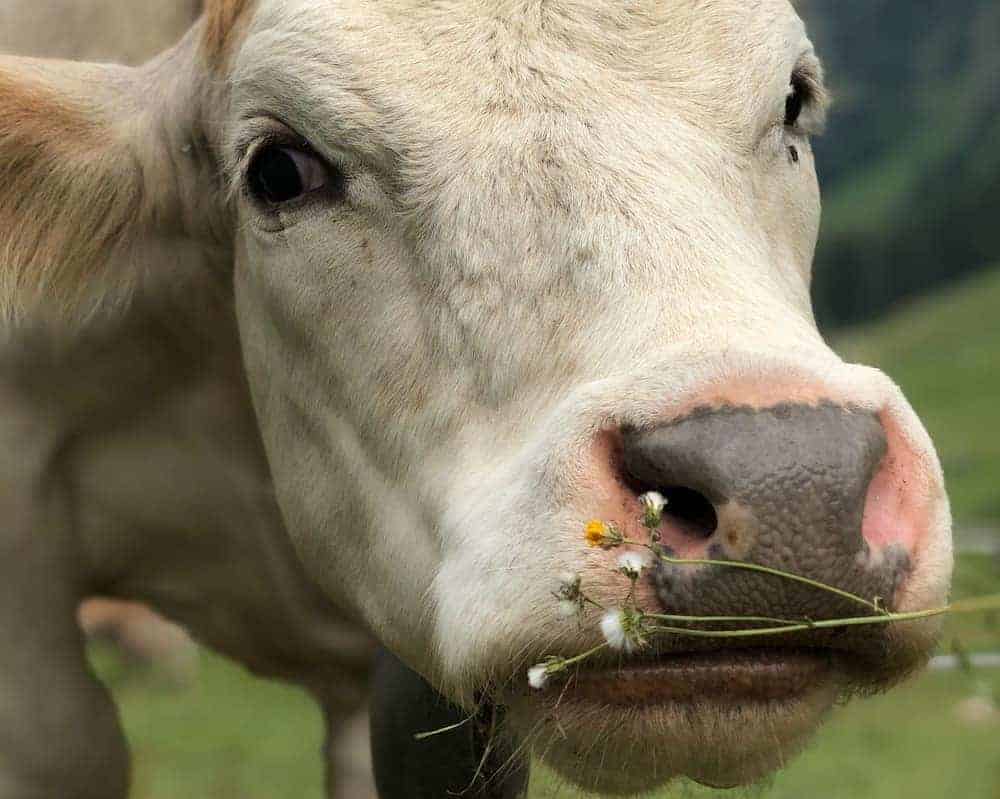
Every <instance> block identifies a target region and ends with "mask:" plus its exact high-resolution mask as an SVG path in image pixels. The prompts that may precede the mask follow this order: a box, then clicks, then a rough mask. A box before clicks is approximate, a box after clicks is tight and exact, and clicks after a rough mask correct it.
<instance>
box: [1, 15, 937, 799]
mask: <svg viewBox="0 0 1000 799" xmlns="http://www.w3.org/2000/svg"><path fill="white" fill-rule="evenodd" d="M827 104H828V98H827V92H826V90H825V88H824V82H823V73H822V68H821V66H820V63H819V61H818V59H817V56H816V55H815V53H814V50H813V47H812V45H811V44H810V42H809V39H808V37H807V35H806V32H805V30H804V26H803V24H802V23H801V21H800V19H799V18H798V16H797V15H796V14H795V12H794V9H793V8H792V7H791V6H790V5H789V4H788V3H787V2H786V1H785V0H755V2H750V3H748V2H737V0H681V1H680V2H677V3H670V4H661V3H653V2H641V3H635V4H628V5H622V4H620V3H612V2H606V1H605V0H586V2H585V1H584V0H509V2H506V1H505V2H502V3H494V2H479V1H478V0H477V1H476V2H459V0H439V2H435V3H421V2H416V1H415V0H392V2H385V3H374V2H371V0H323V2H307V0H211V2H209V3H208V4H207V7H206V9H205V12H204V14H203V16H202V17H201V18H200V19H199V21H198V22H197V23H196V24H195V25H194V26H193V28H192V29H191V30H190V31H189V32H188V33H187V35H185V36H184V38H183V39H182V40H181V41H180V42H179V43H178V44H177V45H176V46H175V47H173V48H171V49H169V50H168V51H167V52H165V53H164V54H163V55H161V56H158V57H157V58H154V59H153V60H152V61H149V62H148V63H145V64H143V65H141V66H139V67H135V68H130V67H123V66H110V65H97V64H91V63H73V62H63V61H48V60H37V59H30V58H22V57H13V56H8V57H0V112H2V113H0V258H2V261H0V303H2V308H3V315H4V318H5V322H6V324H5V336H4V342H3V345H2V347H0V404H2V406H3V409H4V412H3V417H2V418H3V424H2V427H0V430H2V436H3V443H4V445H5V446H4V447H3V448H2V451H3V452H4V458H3V460H2V461H0V463H2V466H0V468H2V470H3V471H2V475H0V503H2V507H3V510H4V513H3V518H4V523H5V529H4V532H3V536H2V538H0V542H2V543H0V546H2V547H3V550H2V554H3V556H2V557H0V564H3V585H4V594H3V597H2V601H0V631H2V635H3V636H4V639H5V641H7V642H8V643H7V644H5V645H4V646H3V651H4V652H7V653H10V652H14V651H15V647H13V646H12V645H11V644H12V643H13V642H16V643H17V646H16V656H13V655H7V656H5V657H4V658H3V659H2V660H0V680H2V685H3V686H4V692H3V697H4V699H3V702H2V703H0V739H2V747H0V751H3V753H4V758H3V759H0V796H3V797H8V796H9V797H16V798H17V799H26V798H27V797H42V796H45V797H49V796H60V797H67V798H71V799H91V798H92V797H93V798H94V799H97V797H101V798H102V799H106V798H107V797H115V798H117V797H123V796H125V795H126V793H127V784H128V765H127V754H126V751H125V745H124V742H123V739H122V735H121V732H120V729H119V727H118V724H117V720H116V715H115V711H114V707H113V705H112V704H111V702H110V701H109V699H108V696H107V694H106V692H105V691H104V689H103V688H102V687H101V686H100V685H99V684H98V683H97V682H96V681H94V680H93V678H92V676H91V675H90V673H89V671H88V670H87V667H86V662H85V657H84V651H83V646H82V642H81V638H80V633H79V629H78V628H77V626H76V624H75V621H74V618H73V616H74V610H75V608H76V605H77V604H78V603H79V600H80V598H81V597H82V596H86V595H88V594H101V595H107V596H117V597H121V598H125V599H138V600H142V601H145V602H147V603H149V604H151V605H152V606H154V607H156V608H158V609H160V610H161V611H162V612H164V613H165V614H166V615H167V616H169V617H171V618H173V619H176V620H178V621H180V622H182V623H184V624H185V625H186V626H187V627H189V629H191V631H192V632H193V634H194V635H195V636H196V637H197V638H199V639H200V640H202V641H203V642H205V643H207V644H208V645H210V646H212V647H214V648H216V649H218V650H219V651H221V652H223V653H225V654H227V655H229V656H231V657H233V658H235V659H236V660H238V661H240V662H242V663H244V664H246V665H247V666H248V667H249V668H251V669H253V670H254V671H256V672H259V673H262V674H266V675H270V676H274V677H279V678H284V679H288V680H291V681H294V682H297V683H298V684H300V685H303V686H305V687H306V688H307V689H308V690H310V691H311V692H312V694H313V695H314V696H315V697H316V698H317V701H318V702H319V703H320V705H321V706H322V708H323V710H324V712H325V716H326V719H327V725H328V729H329V731H330V735H331V738H332V737H333V736H334V735H335V734H336V732H337V731H338V730H339V729H340V728H341V727H342V726H343V724H344V723H345V720H346V719H347V718H348V717H349V716H350V715H351V714H352V713H353V712H354V711H355V710H356V708H357V707H358V705H359V703H360V701H361V697H362V696H363V694H364V690H365V686H366V685H367V684H368V681H369V679H370V675H371V673H372V653H373V649H374V642H375V641H377V642H378V643H379V644H380V645H381V647H383V648H384V652H383V654H381V655H380V656H379V657H378V659H377V660H376V665H375V674H376V677H375V683H376V700H375V704H376V707H375V711H374V717H373V729H374V732H373V744H374V754H375V761H376V768H377V770H378V772H379V774H378V777H379V788H380V790H381V791H382V794H383V795H384V796H441V795H445V792H446V790H449V791H450V790H454V789H456V782H455V781H456V780H459V782H461V781H462V780H464V779H466V778H468V780H469V781H470V782H476V781H477V780H478V781H479V782H480V783H482V782H486V783H488V784H487V785H486V786H485V787H484V788H483V790H484V791H486V792H487V793H488V792H490V791H492V792H493V795H513V794H516V793H518V792H520V791H521V790H522V787H523V783H524V772H525V764H526V757H527V754H528V753H530V754H532V755H534V756H537V757H540V758H541V759H543V760H544V761H546V762H547V763H549V764H550V765H551V766H552V767H553V768H555V769H556V771H557V772H559V773H560V774H562V775H563V776H564V777H565V778H566V779H568V780H570V781H572V782H574V783H576V784H579V785H581V786H583V787H585V788H589V789H591V790H595V791H598V792H601V793H607V794H633V793H637V792H641V791H645V790H647V789H651V788H653V787H655V786H657V785H660V784H663V783H666V782H668V781H670V780H671V779H674V778H676V777H679V776H682V775H683V776H688V777H690V778H692V779H694V780H697V781H699V782H701V783H704V784H706V785H712V786H734V785H740V784H747V783H750V782H753V781H756V780H758V779H760V778H762V777H764V776H765V775H767V774H769V773H771V772H773V771H774V770H775V769H777V768H779V767H781V766H782V765H783V764H784V763H786V762H787V761H788V759H789V758H790V757H791V756H792V755H794V753H795V752H796V751H798V750H799V749H800V748H801V747H802V746H803V745H804V744H805V742H806V741H807V740H808V739H809V737H810V735H811V734H812V733H813V732H814V730H815V729H816V728H817V727H818V725H819V724H820V722H821V721H822V719H823V717H824V716H825V714H826V712H827V711H828V710H829V708H830V707H831V706H832V705H833V704H834V703H835V702H836V701H838V700H839V699H841V698H844V697H846V696H850V695H851V694H854V693H859V692H861V693H864V692H871V691H877V690H883V689H885V688H888V687H890V686H892V685H893V684H895V683H896V682H898V681H899V680H901V679H902V678H904V677H905V676H907V675H908V674H911V673H913V672H914V671H915V670H916V669H918V668H919V667H920V666H921V665H922V664H923V663H924V662H925V661H926V659H927V657H928V655H929V653H930V652H931V650H932V649H933V646H934V642H935V637H936V634H937V624H936V623H935V622H933V621H930V620H923V621H920V622H913V623H908V624H905V625H902V624H899V625H882V626H876V625H869V626H857V627H854V628H851V630H850V631H848V632H844V631H839V632H838V631H834V632H823V631H820V630H817V629H809V630H806V631H803V632H798V633H795V634H790V635H785V636H776V637H763V636H756V637H745V638H742V639H740V643H739V644H738V645H734V644H732V643H729V642H727V641H726V640H724V639H717V638H716V639H697V638H692V637H689V636H686V635H680V634H675V635H671V636H666V637H657V638H655V639H653V640H650V641H645V642H640V641H638V640H636V639H629V638H628V637H627V636H625V637H624V638H623V637H622V636H621V635H620V634H619V635H617V636H616V635H611V634H609V633H608V630H607V626H606V625H603V624H598V622H599V621H600V620H601V619H602V615H601V614H602V613H604V614H611V618H612V619H614V618H616V617H615V615H614V614H615V613H616V611H615V610H614V609H615V608H616V607H618V606H619V605H620V604H621V603H622V602H623V601H627V602H630V603H634V605H635V606H636V607H639V608H642V609H643V610H644V611H645V612H647V613H657V612H659V613H664V614H668V615H672V616H675V617H676V616H685V617H687V616H697V617H705V616H708V617H744V616H752V617H767V618H781V619H798V620H804V621H805V622H812V621H815V620H818V619H828V618H836V617H841V616H846V615H857V614H858V613H859V612H860V611H859V608H858V607H857V606H856V604H855V603H854V601H853V600H851V599H849V598H848V597H847V596H846V594H851V595H853V596H854V597H860V598H863V599H864V601H866V603H867V605H868V607H869V609H871V611H872V612H875V613H877V612H879V611H880V610H882V609H890V610H895V611H901V612H902V611H916V610H922V609H927V608H931V607H934V606H937V605H938V604H940V603H942V602H944V601H945V599H946V597H947V593H948V589H949V584H950V576H951V562H952V559H951V535H950V528H951V523H950V513H949V506H948V499H947V494H946V492H945V489H944V480H943V476H942V473H941V469H940V465H939V462H938V460H937V457H936V455H935V452H934V448H933V445H932V443H931V441H930V439H929V436H928V435H927V433H926V431H925V430H924V428H923V426H922V425H921V423H920V421H919V420H918V418H917V417H916V415H915V413H914V412H913V410H912V408H911V407H910V405H909V404H908V403H907V401H906V399H905V398H904V397H903V395H902V393H901V392H900V390H899V389H898V387H896V386H895V385H894V384H893V383H892V381H891V380H890V379H889V378H888V377H886V376H885V375H883V374H882V373H880V372H879V371H877V370H874V369H871V368H868V367H864V366H860V365H854V364H847V363H844V362H843V361H842V360H841V359H840V358H839V357H837V355H836V354H835V353H834V352H832V351H831V349H830V348H829V347H828V346H827V344H826V343H825V342H824V340H823V338H822V336H821V335H820V333H819V332H818V330H817V327H816V324H815V321H814V319H813V315H812V311H811V305H810V296H809V295H810V272H811V262H812V256H813V250H814V247H815V242H816V237H817V233H818V228H819V216H820V202H819V191H818V182H817V177H816V172H815V166H814V160H813V155H812V150H811V146H810V139H811V137H812V136H813V135H814V134H816V133H818V132H819V131H820V130H821V129H822V126H823V120H824V115H825V113H826V107H827ZM654 496H655V497H661V498H662V500H663V501H665V502H666V505H665V507H664V508H662V513H661V510H660V509H659V506H657V507H658V510H657V514H658V515H657V516H656V518H655V519H654V521H653V522H652V523H651V524H650V525H649V526H646V525H644V524H643V523H642V522H640V521H639V520H640V519H641V518H643V514H644V508H648V503H649V498H650V497H654ZM644 500H645V504H644ZM647 518H648V517H647ZM595 522H599V523H600V525H603V529H605V530H615V531H620V535H621V536H626V537H627V538H628V540H629V541H630V542H637V543H632V544H629V545H627V546H629V547H632V548H635V547H637V546H638V547H640V549H641V545H643V544H646V545H647V546H653V544H654V543H655V546H656V547H657V548H658V550H657V551H658V552H659V553H663V554H665V555H666V556H667V557H668V558H671V557H672V558H674V559H676V558H681V559H683V560H702V561H704V560H710V561H713V562H712V563H700V564H691V563H681V564H677V563H675V562H671V561H670V560H669V559H668V560H664V559H663V558H657V559H655V560H647V561H646V562H645V566H644V568H643V569H642V573H641V574H640V575H636V574H635V572H634V571H633V572H631V573H632V575H633V576H632V578H631V582H630V578H628V577H627V576H626V575H625V574H623V573H622V570H621V569H620V568H619V564H618V562H617V560H616V558H617V557H618V554H619V551H620V549H621V547H620V546H617V545H616V544H615V542H612V544H615V547H614V548H612V546H589V545H588V541H587V540H586V539H585V536H584V530H585V528H586V529H590V527H592V525H593V523H595ZM590 543H595V542H594V541H593V539H592V540H591V541H590ZM597 543H599V544H600V543H607V540H604V541H603V542H602V541H597ZM636 551H639V550H636ZM641 551H645V550H641ZM720 561H726V562H728V563H730V564H732V565H733V566H734V567H733V568H726V567H725V566H721V565H718V562H720ZM630 562H632V563H634V561H630ZM736 566H757V567H762V568H765V569H778V570H782V571H785V572H793V573H795V574H797V575H800V576H801V577H803V578H805V579H807V580H812V581H821V582H823V583H827V584H830V585H832V586H834V587H836V588H837V589H839V590H840V591H841V592H843V593H841V594H833V593H831V592H828V591H822V590H819V589H817V588H816V587H815V586H814V585H811V584H807V583H805V582H802V581H793V580H787V579H782V578H780V577H779V576H776V575H774V574H766V573H762V572H760V571H751V570H750V569H745V568H735V567H736ZM563 574H569V575H570V576H571V577H570V579H571V581H572V584H573V585H574V586H576V587H577V588H579V587H580V586H582V588H583V590H584V591H585V592H586V597H587V599H588V600H589V603H584V604H583V605H582V606H581V608H582V609H580V610H579V613H578V614H577V618H575V619H565V618H562V617H561V615H560V613H561V603H560V601H558V600H557V598H556V596H554V594H555V595H557V596H563V597H565V593H564V592H565V589H566V578H565V577H560V575H563ZM574 590H576V589H574ZM560 592H563V593H560ZM596 606H600V607H601V608H602V609H603V610H598V608H597V607H596ZM607 618H608V617H607V616H604V621H606V620H607ZM804 626H808V624H806V625H804ZM602 628H603V630H604V634H602ZM619 633H620V631H619ZM639 643H643V644H644V645H643V646H639V645H638V644H639ZM590 649H599V651H598V652H597V654H596V655H595V656H594V657H593V658H591V659H590V660H588V661H587V662H586V663H584V664H583V665H582V666H580V668H579V669H576V670H574V671H573V672H572V673H571V674H570V675H569V677H568V679H552V680H549V681H548V682H547V683H546V684H543V682H545V681H543V680H539V679H536V678H537V676H538V675H537V672H536V673H535V677H533V678H532V680H531V684H530V685H529V681H528V677H527V673H528V670H529V668H531V667H532V666H535V665H536V664H539V663H545V662H547V661H546V660H545V659H546V658H547V657H549V656H563V657H568V656H572V655H575V654H577V653H581V652H584V651H586V650H590ZM438 727H439V728H440V729H436V728H438ZM435 731H436V732H438V733H439V734H438V735H433V736H430V737H423V736H420V737H419V740H418V739H417V738H416V737H415V736H414V733H418V732H435ZM455 735H457V736H459V738H458V739H456V738H454V737H452V738H448V736H455ZM456 740H460V741H462V744H461V746H458V745H456V744H455V743H454V742H455V741H456ZM459 750H460V751H459ZM455 752H457V754H455ZM429 753H432V754H433V756H432V757H431V756H429ZM498 754H499V755H500V756H499V757H498ZM439 757H440V759H439ZM330 760H331V762H332V760H333V758H330ZM456 775H457V776H456ZM484 777H486V778H487V779H485V780H484ZM493 777H496V779H493ZM491 782H492V784H490V783H491ZM462 787H465V786H464V785H462V784H458V785H457V788H458V789H461V788H462ZM328 790H329V794H330V795H331V796H336V795H338V791H341V793H342V790H341V788H340V787H338V777H337V773H336V769H335V768H331V769H330V771H329V777H328Z"/></svg>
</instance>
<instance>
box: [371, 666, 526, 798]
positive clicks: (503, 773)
mask: <svg viewBox="0 0 1000 799" xmlns="http://www.w3.org/2000/svg"><path fill="white" fill-rule="evenodd" d="M498 714H499V710H498V709H496V708H493V709H491V710H490V711H489V712H487V713H484V714H483V715H481V716H480V717H476V718H474V719H471V720H468V721H465V720H466V718H467V716H468V714H467V713H466V712H465V711H463V710H462V709H461V708H458V707H456V706H454V705H452V704H450V703H449V702H448V701H447V700H445V699H444V698H443V697H442V696H441V695H440V694H438V693H437V692H436V691H435V690H434V689H433V688H431V687H430V685H428V684H427V682H425V681H424V679H423V678H422V677H421V676H420V675H418V674H416V673H415V672H413V671H411V670H410V669H409V668H407V667H406V666H405V665H403V663H401V662H400V661H399V660H398V659H397V658H395V657H394V656H393V655H391V654H389V653H388V652H385V651H383V652H380V653H379V655H378V658H377V660H376V665H375V675H374V695H373V698H372V705H371V745H372V758H373V761H374V768H375V782H376V784H377V785H378V791H379V797H381V799H440V797H443V796H458V795H460V796H466V797H470V798H475V799H517V797H523V796H524V795H525V792H526V791H527V786H528V762H527V760H526V758H522V757H520V755H519V753H517V752H516V751H515V750H514V748H513V746H512V745H511V742H510V741H509V740H508V739H507V738H505V737H504V736H503V735H502V734H499V733H498V727H499V726H500V725H499V724H498V721H499V719H498ZM463 721H465V723H461V722H463ZM453 724H460V726H458V727H456V728H455V729H452V730H449V731H447V732H442V733H440V734H438V735H433V736H430V737H427V738H423V739H422V740H417V739H416V738H415V737H414V735H415V734H416V733H420V732H426V731H431V730H439V729H443V728H445V727H449V726H451V725H453Z"/></svg>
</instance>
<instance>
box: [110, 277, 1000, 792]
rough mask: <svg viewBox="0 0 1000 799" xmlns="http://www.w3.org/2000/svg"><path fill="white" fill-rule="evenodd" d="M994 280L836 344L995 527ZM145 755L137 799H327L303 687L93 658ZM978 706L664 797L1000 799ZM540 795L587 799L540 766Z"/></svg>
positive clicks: (999, 307) (969, 565) (993, 750)
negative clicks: (875, 378)
mask: <svg viewBox="0 0 1000 799" xmlns="http://www.w3.org/2000/svg"><path fill="white" fill-rule="evenodd" d="M998 319H1000V272H996V273H994V274H992V275H988V276H986V277H985V278H980V279H978V280H977V281H975V282H972V283H969V284H967V285H964V286H961V287H959V288H958V289H956V290H955V291H953V292H951V293H950V294H948V295H946V296H943V297H936V298H932V299H930V300H926V301H923V302H920V303H918V304H915V305H912V306H911V307H909V308H906V309H904V310H902V311H901V312H900V313H899V314H898V315H896V316H894V317H892V318H891V319H889V320H888V321H887V322H884V323H882V324H879V325H875V326H872V327H869V328H865V329H862V330H859V331H856V332H855V333H853V334H852V335H851V336H850V337H848V338H845V339H842V340H841V341H839V342H838V343H837V347H838V348H839V349H840V350H841V351H842V352H843V353H845V355H846V356H847V357H848V358H849V359H851V360H859V361H864V362H866V363H874V364H877V365H880V366H882V367H883V368H885V369H886V371H888V372H889V373H890V374H892V375H893V377H895V378H896V379H897V380H898V381H899V382H900V383H901V385H902V386H903V388H904V390H905V391H906V392H907V394H908V396H910V398H911V401H912V402H913V404H914V406H915V407H916V408H917V411H918V412H919V413H920V414H921V416H922V417H923V418H924V419H925V421H926V423H927V425H928V427H929V429H930V430H931V433H932V435H933V436H934V438H935V440H936V442H937V444H938V446H939V449H940V451H941V453H942V459H943V462H944V464H945V469H946V473H947V476H948V479H949V487H950V490H951V493H952V497H953V502H954V509H955V516H956V518H957V519H958V520H959V521H960V522H985V523H1000V492H998V491H997V482H998V481H1000V432H998V430H1000V426H998V424H997V421H996V419H995V418H994V416H995V414H996V413H997V411H998V402H997V399H998V397H1000V370H996V369H994V367H995V366H996V363H995V360H996V354H997V353H998V352H1000V322H998ZM998 591H1000V562H998V561H997V559H996V558H993V557H989V556H985V555H965V556H962V557H961V558H959V561H958V565H957V568H956V582H955V595H956V596H957V597H961V596H969V595H975V594H983V593H992V592H998ZM954 640H960V641H961V642H962V645H963V646H964V647H966V648H968V649H971V650H990V649H992V650H1000V623H998V619H997V618H996V617H992V618H991V617H986V618H963V619H958V620H950V621H949V622H948V626H947V632H946V635H945V636H944V639H943V645H942V646H943V649H945V650H947V649H948V648H949V647H950V645H951V642H952V641H954ZM94 662H95V665H96V668H97V670H98V672H99V673H100V674H101V675H102V676H103V677H104V679H105V680H106V681H107V682H108V684H109V685H110V686H111V688H112V690H113V691H114V693H115V694H116V696H117V697H118V699H119V701H120V705H121V711H122V717H123V722H124V725H125V728H126V731H127V734H128V737H129V740H130V742H131V745H132V747H133V750H134V754H135V774H134V790H133V799H320V798H321V795H322V794H321V787H320V786H321V781H322V775H321V763H320V757H319V748H320V743H321V725H320V718H319V714H318V712H317V710H316V709H315V708H314V707H313V705H312V704H311V702H310V701H309V700H308V699H307V698H306V697H305V696H304V695H303V694H302V693H301V692H299V691H297V690H295V689H293V688H289V687H287V686H283V685H279V684H275V683H267V682H263V681H260V680H256V679H254V678H252V677H250V676H248V675H247V674H246V673H245V672H244V671H243V670H241V669H240V668H238V667H236V666H233V665H231V664H229V663H227V662H225V661H224V660H222V659H220V658H218V657H215V656H213V655H210V654H207V653H204V654H202V656H201V664H200V669H199V677H198V680H197V682H196V684H195V685H194V686H193V687H191V688H190V689H186V690H184V691H178V690H176V689H170V688H167V687H166V686H165V685H163V684H162V683H161V682H159V681H158V680H157V679H156V677H155V675H148V674H146V675H143V674H136V673H134V672H131V671H129V670H128V669H126V668H124V667H123V666H122V664H121V663H120V662H119V661H118V660H117V659H116V657H115V655H114V654H113V653H111V652H109V651H108V650H104V649H96V650H95V651H94ZM975 695H988V696H992V697H997V698H1000V671H989V672H985V671H984V672H978V673H971V674H967V673H962V672H949V673H937V674H932V675H928V676H925V677H922V678H920V679H918V680H916V681H914V682H912V683H911V684H909V685H907V686H905V687H903V688H900V689H897V690H895V691H893V692H892V693H890V694H888V695H886V696H883V697H878V698H874V699H868V700H863V701H856V702H854V703H852V704H850V705H848V706H847V707H843V708H838V709H837V710H836V711H835V712H834V714H833V716H832V718H831V720H830V722H829V723H828V724H827V725H826V726H825V727H824V729H823V730H822V731H821V733H820V734H819V736H818V737H817V739H816V741H815V742H814V744H813V745H812V746H811V747H810V748H809V750H808V751H807V752H806V753H805V754H804V755H802V756H801V757H800V758H798V759H796V760H795V761H794V762H793V763H792V764H790V765H789V767H788V768H786V769H785V770H784V771H782V772H781V773H780V774H779V775H778V776H777V777H775V778H774V779H773V780H772V781H771V782H770V783H769V784H767V785H764V786H758V787H756V788H752V789H748V790H743V791H737V792H725V793H723V792H713V791H708V790H705V789H701V788H698V787H696V786H692V785H685V784H682V785H676V786H673V787H672V788H670V789H669V790H667V791H665V792H663V793H661V794H659V795H658V799H664V798H665V797H679V798H683V797H695V798H696V799H702V798H703V797H708V796H723V795H726V796H734V795H735V796H748V797H763V798H766V799H786V798H787V799H792V798H793V797H794V798H795V799H799V798H800V797H818V798H821V799H840V798H841V797H842V798H843V799H897V798H898V797H906V799H941V798H942V797H945V798H946V799H950V798H951V797H954V799H1000V714H997V715H994V716H993V717H992V719H986V720H982V721H979V722H972V721H969V720H963V719H962V718H960V717H959V713H958V710H959V707H960V703H962V702H963V701H965V700H968V699H969V697H972V696H975ZM531 795H532V797H533V799H541V798H542V797H553V798H554V797H562V798H563V799H579V797H580V796H581V795H580V794H579V793H578V792H576V791H574V790H572V789H570V788H568V787H567V786H565V785H560V784H558V783H557V782H556V781H555V780H554V779H553V778H552V777H551V775H548V774H546V773H544V772H543V771H542V770H541V769H536V771H535V776H534V779H533V783H532V794H531Z"/></svg>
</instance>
